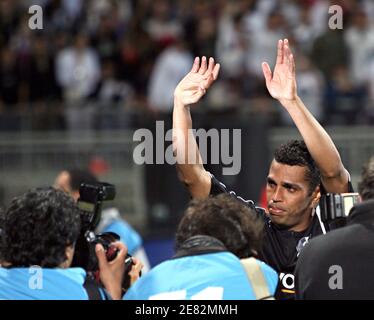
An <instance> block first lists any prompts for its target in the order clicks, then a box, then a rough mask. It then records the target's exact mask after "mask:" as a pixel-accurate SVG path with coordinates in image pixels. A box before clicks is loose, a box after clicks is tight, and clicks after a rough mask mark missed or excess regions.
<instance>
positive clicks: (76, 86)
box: [56, 33, 100, 130]
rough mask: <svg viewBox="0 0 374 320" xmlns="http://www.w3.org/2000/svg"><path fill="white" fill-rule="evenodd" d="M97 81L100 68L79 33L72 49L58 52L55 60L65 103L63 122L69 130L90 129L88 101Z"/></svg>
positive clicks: (90, 117) (90, 108)
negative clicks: (64, 121) (64, 118)
mask: <svg viewBox="0 0 374 320" xmlns="http://www.w3.org/2000/svg"><path fill="white" fill-rule="evenodd" d="M99 77H100V64H99V60H98V57H97V54H96V52H95V50H94V49H92V48H90V47H89V46H88V38H87V35H85V34H83V33H80V34H77V35H76V36H75V38H74V45H73V46H72V47H68V48H66V49H63V50H62V51H60V52H59V53H58V55H57V58H56V78H57V82H58V84H59V85H60V86H61V88H62V94H63V98H64V100H65V102H66V108H67V109H66V120H67V125H68V128H69V129H71V130H77V129H90V128H91V127H92V112H93V110H92V107H90V106H89V105H87V99H88V97H89V96H90V95H91V94H92V93H93V92H94V90H95V88H96V86H97V84H98V81H99Z"/></svg>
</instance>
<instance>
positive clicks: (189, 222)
mask: <svg viewBox="0 0 374 320" xmlns="http://www.w3.org/2000/svg"><path fill="white" fill-rule="evenodd" d="M262 234H263V222H262V220H261V219H260V218H259V217H258V215H257V213H256V212H255V211H254V210H252V209H250V208H249V207H247V206H245V205H244V204H242V203H241V202H240V201H238V200H237V199H235V198H234V197H232V196H230V195H227V194H220V195H218V196H215V197H209V198H206V199H203V200H192V201H191V202H190V203H189V206H188V208H187V210H186V212H185V214H184V216H183V217H182V220H181V222H180V223H179V226H178V230H177V235H176V248H177V249H178V248H180V247H181V245H182V243H183V242H184V241H186V240H187V239H189V238H191V237H193V236H197V235H204V236H211V237H214V238H216V239H218V240H220V241H221V242H222V243H223V244H224V245H225V247H226V249H227V250H228V251H230V252H232V253H233V254H235V255H236V256H238V257H239V258H246V257H249V256H251V255H252V254H253V251H258V250H259V249H260V247H261V242H262Z"/></svg>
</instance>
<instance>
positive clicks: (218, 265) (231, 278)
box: [124, 194, 278, 300]
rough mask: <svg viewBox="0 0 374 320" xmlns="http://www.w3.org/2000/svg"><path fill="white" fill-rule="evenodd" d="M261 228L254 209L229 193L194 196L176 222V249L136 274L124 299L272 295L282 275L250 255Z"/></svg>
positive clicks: (259, 296) (256, 296)
mask: <svg viewBox="0 0 374 320" xmlns="http://www.w3.org/2000/svg"><path fill="white" fill-rule="evenodd" d="M262 228H263V224H262V221H261V220H260V219H258V218H257V217H256V215H255V214H254V213H253V212H252V209H250V208H248V207H247V206H245V205H243V204H242V203H240V202H239V201H237V200H236V199H234V198H232V197H231V196H229V195H226V194H222V195H218V196H216V197H209V198H207V199H204V200H193V201H192V202H191V203H190V205H189V207H188V208H187V210H186V213H185V215H184V217H183V218H182V220H181V222H180V224H179V227H178V231H177V234H176V249H177V252H176V255H175V256H174V257H173V258H172V259H170V260H167V261H165V262H163V263H161V264H159V265H158V266H156V267H154V268H153V269H152V270H150V271H149V272H148V273H147V274H146V275H145V276H144V277H142V278H141V279H140V280H138V281H137V282H136V283H135V284H134V286H132V287H131V288H130V289H129V291H128V292H127V293H126V295H125V296H124V299H125V300H146V299H152V300H154V299H160V300H163V299H188V300H189V299H209V300H211V299H214V300H221V299H223V300H227V299H245V300H254V299H269V298H272V296H273V295H274V293H275V289H276V286H277V283H278V275H277V273H276V272H275V271H274V270H273V269H272V268H271V267H269V266H268V265H267V264H265V263H263V262H261V261H259V260H256V259H254V258H252V257H255V256H257V250H258V249H259V248H260V245H261V244H260V242H261V235H262ZM240 259H242V260H240ZM247 271H249V272H248V273H246V272H247ZM254 278H255V280H254ZM261 280H262V281H261Z"/></svg>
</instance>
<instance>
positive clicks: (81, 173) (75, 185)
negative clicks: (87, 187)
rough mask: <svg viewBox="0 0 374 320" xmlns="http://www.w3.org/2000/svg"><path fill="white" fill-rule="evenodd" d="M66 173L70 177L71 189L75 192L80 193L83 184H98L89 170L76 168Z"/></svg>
mask: <svg viewBox="0 0 374 320" xmlns="http://www.w3.org/2000/svg"><path fill="white" fill-rule="evenodd" d="M66 171H67V172H68V173H69V175H70V187H71V189H72V190H73V191H79V187H80V185H81V184H82V183H90V184H95V183H97V178H96V177H95V176H94V175H93V174H92V173H91V172H90V171H88V170H84V169H76V168H74V169H68V170H66Z"/></svg>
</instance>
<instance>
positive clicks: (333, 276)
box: [295, 158, 374, 300]
mask: <svg viewBox="0 0 374 320" xmlns="http://www.w3.org/2000/svg"><path fill="white" fill-rule="evenodd" d="M358 191H359V194H360V196H361V198H362V201H363V202H362V203H360V204H358V205H356V206H354V208H353V209H352V210H351V212H350V215H349V217H348V221H347V226H346V227H344V228H341V229H337V230H334V231H331V232H330V233H328V234H326V235H324V236H319V237H317V238H315V239H312V240H311V241H310V242H309V244H308V245H307V246H306V247H305V248H304V250H303V251H302V252H301V255H300V257H299V260H298V263H297V266H296V279H295V281H296V297H297V298H298V299H307V300H315V299H323V300H325V299H334V300H335V299H360V300H361V299H374V291H373V288H374V277H373V276H372V271H373V269H374V255H373V242H374V228H373V225H374V158H372V159H371V160H370V162H369V164H368V165H367V166H366V167H365V168H364V170H363V174H362V181H361V183H360V184H359V187H358Z"/></svg>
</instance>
